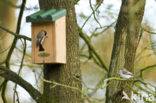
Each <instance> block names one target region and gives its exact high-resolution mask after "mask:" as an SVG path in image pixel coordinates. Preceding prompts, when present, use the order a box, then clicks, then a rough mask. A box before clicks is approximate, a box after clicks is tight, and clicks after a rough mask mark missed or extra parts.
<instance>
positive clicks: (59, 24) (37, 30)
mask: <svg viewBox="0 0 156 103" xmlns="http://www.w3.org/2000/svg"><path fill="white" fill-rule="evenodd" d="M65 15H66V10H65V9H61V10H56V9H51V10H48V11H45V10H40V11H38V12H36V13H34V14H32V15H29V16H27V17H26V21H27V22H32V25H31V27H32V62H33V63H37V64H42V63H63V64H64V63H66V17H65Z"/></svg>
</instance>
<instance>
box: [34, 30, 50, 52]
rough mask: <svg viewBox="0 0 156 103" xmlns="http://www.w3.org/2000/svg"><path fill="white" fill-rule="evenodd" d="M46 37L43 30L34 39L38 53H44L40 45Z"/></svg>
mask: <svg viewBox="0 0 156 103" xmlns="http://www.w3.org/2000/svg"><path fill="white" fill-rule="evenodd" d="M46 35H47V32H46V31H45V30H41V31H40V32H39V33H38V34H37V37H36V47H39V51H44V48H43V46H42V43H43V41H44V39H45V37H46Z"/></svg>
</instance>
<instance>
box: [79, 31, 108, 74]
mask: <svg viewBox="0 0 156 103" xmlns="http://www.w3.org/2000/svg"><path fill="white" fill-rule="evenodd" d="M79 35H80V37H81V38H82V39H83V40H84V41H85V42H86V43H87V45H88V46H89V48H90V50H92V52H93V53H94V55H95V56H96V57H97V59H98V60H99V62H100V64H101V65H102V67H103V69H104V70H105V71H106V72H108V68H107V66H106V64H105V63H104V61H103V59H102V58H101V56H100V55H99V54H98V53H97V52H96V50H95V49H94V47H93V46H92V44H91V42H90V40H89V39H88V38H89V37H88V36H87V35H86V34H84V33H83V32H82V29H80V28H79Z"/></svg>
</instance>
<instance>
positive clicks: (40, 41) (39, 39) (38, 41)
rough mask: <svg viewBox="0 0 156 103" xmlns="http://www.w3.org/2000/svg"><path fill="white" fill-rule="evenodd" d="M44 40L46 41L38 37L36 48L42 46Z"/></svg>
mask: <svg viewBox="0 0 156 103" xmlns="http://www.w3.org/2000/svg"><path fill="white" fill-rule="evenodd" d="M43 40H44V38H43V37H40V38H39V37H37V38H36V46H37V47H38V46H39V45H40V44H42V42H43Z"/></svg>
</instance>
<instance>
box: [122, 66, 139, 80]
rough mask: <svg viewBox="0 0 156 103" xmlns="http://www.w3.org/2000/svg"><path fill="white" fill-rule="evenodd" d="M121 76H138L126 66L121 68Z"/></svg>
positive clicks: (127, 77)
mask: <svg viewBox="0 0 156 103" xmlns="http://www.w3.org/2000/svg"><path fill="white" fill-rule="evenodd" d="M120 77H121V78H123V79H130V78H136V76H135V75H134V74H133V73H131V72H129V71H128V70H127V69H126V68H121V69H120Z"/></svg>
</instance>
